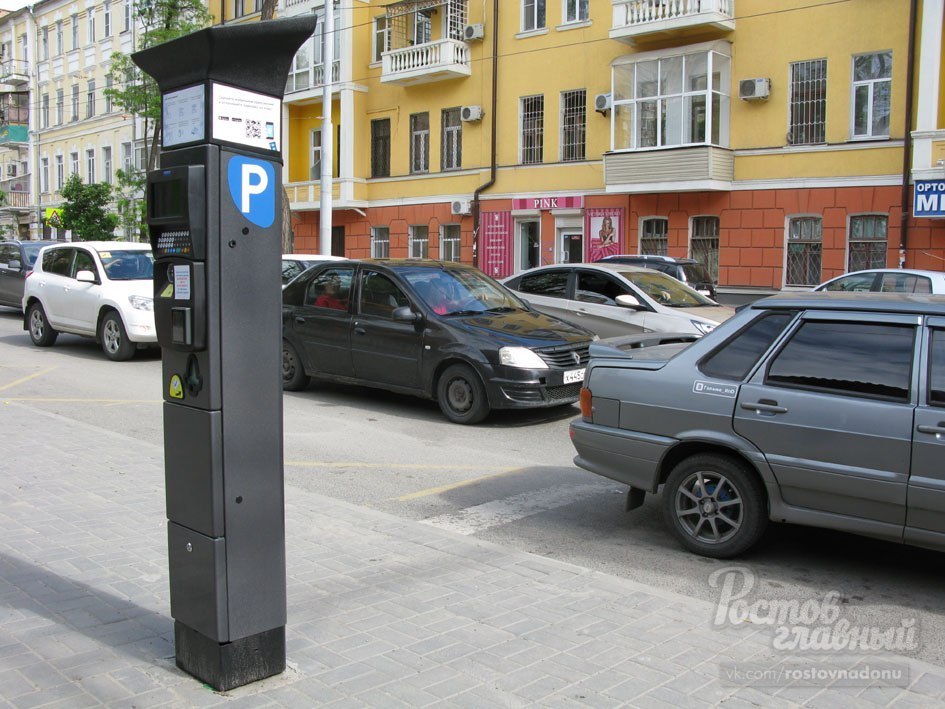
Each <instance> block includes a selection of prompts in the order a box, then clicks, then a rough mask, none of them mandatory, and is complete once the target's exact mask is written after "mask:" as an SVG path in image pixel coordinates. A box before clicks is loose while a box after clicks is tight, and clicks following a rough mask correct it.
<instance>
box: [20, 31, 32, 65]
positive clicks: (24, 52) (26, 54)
mask: <svg viewBox="0 0 945 709" xmlns="http://www.w3.org/2000/svg"><path fill="white" fill-rule="evenodd" d="M28 37H29V35H28V34H27V33H26V32H24V33H23V34H21V35H20V37H19V40H18V42H19V45H20V56H21V57H22V58H23V61H25V62H28V61H29V60H30V43H29V39H28Z"/></svg>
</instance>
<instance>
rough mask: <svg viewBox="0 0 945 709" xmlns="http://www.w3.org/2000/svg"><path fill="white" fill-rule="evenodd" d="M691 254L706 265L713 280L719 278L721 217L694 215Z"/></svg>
mask: <svg viewBox="0 0 945 709" xmlns="http://www.w3.org/2000/svg"><path fill="white" fill-rule="evenodd" d="M689 256H690V257H691V258H694V259H695V260H696V261H698V262H699V263H701V264H702V265H703V266H705V268H706V270H707V271H708V272H709V275H710V276H712V280H713V281H718V280H719V218H718V217H693V218H692V234H691V236H690V239H689Z"/></svg>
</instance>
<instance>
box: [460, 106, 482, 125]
mask: <svg viewBox="0 0 945 709" xmlns="http://www.w3.org/2000/svg"><path fill="white" fill-rule="evenodd" d="M459 117H460V119H462V120H464V121H466V122H467V123H469V122H471V121H481V120H482V106H463V108H462V110H461V111H460V112H459Z"/></svg>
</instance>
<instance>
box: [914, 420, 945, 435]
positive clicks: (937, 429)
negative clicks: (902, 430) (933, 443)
mask: <svg viewBox="0 0 945 709" xmlns="http://www.w3.org/2000/svg"><path fill="white" fill-rule="evenodd" d="M915 430H916V431H918V432H919V433H932V434H934V435H936V436H941V435H945V421H939V422H938V426H926V425H925V424H921V425H919V426H916V427H915Z"/></svg>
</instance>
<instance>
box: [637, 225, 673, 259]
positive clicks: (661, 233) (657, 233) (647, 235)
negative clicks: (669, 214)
mask: <svg viewBox="0 0 945 709" xmlns="http://www.w3.org/2000/svg"><path fill="white" fill-rule="evenodd" d="M668 251H669V219H666V218H664V217H653V218H651V219H644V220H643V223H642V224H641V225H640V253H641V254H652V255H655V256H666V254H667V253H668Z"/></svg>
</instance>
